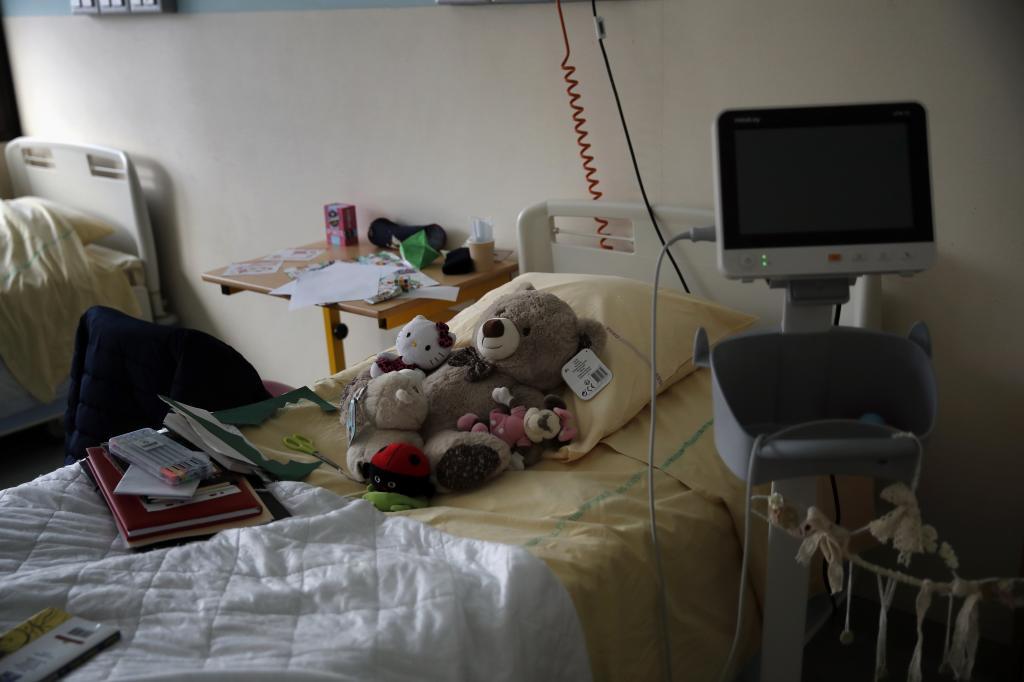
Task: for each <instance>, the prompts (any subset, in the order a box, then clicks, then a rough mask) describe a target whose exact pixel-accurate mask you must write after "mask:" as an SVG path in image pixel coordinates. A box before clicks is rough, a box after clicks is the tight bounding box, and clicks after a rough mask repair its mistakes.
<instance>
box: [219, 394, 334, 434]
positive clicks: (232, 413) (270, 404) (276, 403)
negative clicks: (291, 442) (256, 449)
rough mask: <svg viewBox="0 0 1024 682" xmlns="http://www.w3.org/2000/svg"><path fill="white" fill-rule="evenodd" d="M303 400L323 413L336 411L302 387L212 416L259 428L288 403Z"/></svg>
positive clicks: (225, 421) (238, 424) (237, 424)
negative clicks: (317, 406) (318, 407)
mask: <svg viewBox="0 0 1024 682" xmlns="http://www.w3.org/2000/svg"><path fill="white" fill-rule="evenodd" d="M303 399H305V400H308V401H310V402H312V403H315V404H317V405H319V406H320V409H321V410H323V411H324V412H334V411H336V410H337V409H338V408H337V407H335V406H334V405H331V404H330V403H329V402H327V401H326V400H324V399H323V398H321V397H320V396H318V395H317V394H316V393H314V392H313V389H311V388H310V387H309V386H303V387H302V388H297V389H295V390H294V391H288V392H287V393H284V394H282V395H279V396H277V397H276V398H270V399H268V400H262V401H260V402H258V403H253V404H252V405H242V406H241V407H232V408H230V409H227V410H219V411H217V412H214V413H213V416H214V417H216V418H217V419H219V420H221V421H222V422H224V423H225V424H234V425H236V426H259V425H260V424H262V423H263V422H265V421H267V420H268V419H270V418H271V417H272V416H274V413H275V412H277V410H278V409H280V408H282V407H284V406H285V405H287V404H288V403H296V402H298V401H299V400H303Z"/></svg>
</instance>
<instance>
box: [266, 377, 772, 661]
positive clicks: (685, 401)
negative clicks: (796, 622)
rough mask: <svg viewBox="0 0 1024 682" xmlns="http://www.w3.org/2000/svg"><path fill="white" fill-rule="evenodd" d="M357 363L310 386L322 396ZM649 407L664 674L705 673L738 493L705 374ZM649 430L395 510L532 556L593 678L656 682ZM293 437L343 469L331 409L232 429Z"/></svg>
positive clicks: (748, 630) (731, 568) (352, 490)
mask: <svg viewBox="0 0 1024 682" xmlns="http://www.w3.org/2000/svg"><path fill="white" fill-rule="evenodd" d="M361 368H362V366H360V367H356V368H353V369H350V370H347V371H345V372H343V373H341V374H339V375H336V377H334V378H331V379H326V380H324V381H322V382H320V383H318V384H317V385H316V386H314V389H315V390H316V391H317V393H318V394H320V395H321V396H322V397H324V398H326V399H328V400H330V401H332V402H336V401H337V399H338V397H339V395H340V393H341V389H342V387H343V385H344V383H345V382H346V381H347V380H348V379H349V378H350V377H352V376H354V375H355V373H357V372H358V371H359V369H361ZM658 407H659V410H658V437H657V441H656V442H657V449H656V457H655V461H656V462H657V464H658V466H659V468H660V470H659V471H658V472H656V476H655V493H656V497H657V517H658V528H659V540H660V543H661V546H662V552H663V561H664V567H665V572H666V576H667V583H668V597H669V609H670V614H671V637H672V645H673V646H672V655H673V664H674V670H675V671H676V675H675V677H676V679H686V680H712V679H717V677H718V675H719V673H720V668H721V666H722V664H723V662H724V660H725V658H726V655H727V653H728V648H729V644H730V641H731V637H732V632H733V624H734V622H735V611H736V597H737V595H736V588H737V581H738V578H739V565H740V541H739V537H740V536H739V533H738V532H737V528H739V527H741V526H739V525H738V523H737V522H738V521H742V513H743V505H742V495H743V490H742V487H741V485H740V483H739V481H737V480H736V479H735V478H733V477H732V475H731V474H730V473H729V472H728V471H727V470H726V469H725V467H724V465H722V464H721V461H720V460H719V458H718V456H717V454H716V452H715V449H714V436H713V429H712V427H711V404H710V384H709V377H708V374H707V372H705V371H698V372H696V373H695V374H693V375H691V376H690V377H688V378H686V379H683V380H682V381H680V382H678V383H677V384H676V385H675V386H673V387H672V388H670V389H668V390H667V391H665V393H663V394H662V396H661V397H660V398H659V402H658ZM649 423H650V422H649V416H648V413H647V411H646V410H645V411H644V412H642V413H641V414H640V415H638V416H637V417H636V418H634V419H633V420H632V421H631V422H630V423H629V424H627V425H626V426H625V427H624V428H622V429H620V430H619V431H617V432H615V433H614V434H612V435H611V436H609V437H607V438H606V439H605V440H604V441H603V442H602V443H601V444H599V445H598V446H597V447H596V448H595V449H594V450H593V451H592V452H591V453H590V454H589V455H587V456H586V457H584V458H582V459H580V460H577V461H575V462H570V463H566V462H561V461H554V460H546V461H543V462H541V463H540V464H538V465H537V466H535V467H532V468H530V469H528V470H526V471H521V472H512V471H510V472H506V473H505V474H503V475H502V476H501V477H500V478H498V479H497V480H495V481H493V482H491V483H489V484H487V485H486V486H485V487H483V488H482V489H480V490H477V491H474V492H471V493H464V494H451V495H444V496H439V497H437V498H435V499H434V500H433V502H432V505H431V506H430V507H428V508H426V509H422V510H414V511H410V512H403V513H405V514H408V515H409V516H411V517H413V518H415V519H418V520H420V521H423V522H425V523H429V524H431V525H433V526H435V527H437V528H440V529H442V530H444V531H446V532H449V533H452V534H453V535H458V536H462V537H470V538H477V539H481V540H489V541H494V542H502V543H507V544H512V545H518V546H521V547H525V548H526V549H527V550H529V551H530V552H532V553H533V554H534V555H536V556H537V557H539V558H541V559H543V560H544V561H545V562H546V563H547V565H548V566H549V567H550V568H551V569H552V570H553V571H554V572H555V573H556V574H557V575H558V577H559V578H560V579H561V581H562V583H563V584H564V585H565V587H566V588H567V590H568V591H569V593H570V594H571V595H572V598H573V601H574V603H575V605H576V609H577V612H578V614H579V617H580V621H581V623H582V626H583V630H584V632H585V634H586V638H587V643H588V647H589V652H590V656H591V661H592V666H593V672H594V678H595V679H598V680H655V679H660V678H659V674H660V672H659V665H660V663H659V658H658V656H659V653H658V652H659V644H658V625H657V623H658V619H657V601H656V600H657V591H656V589H655V584H656V579H655V569H654V565H653V562H652V559H651V556H652V554H651V546H650V536H649V529H648V510H647V469H646V456H647V429H648V425H649ZM296 432H298V433H302V434H304V435H306V436H308V437H310V438H311V439H313V440H314V441H315V442H316V444H317V446H318V448H319V449H320V451H321V452H322V453H323V454H325V455H327V456H328V457H330V458H331V459H333V460H334V461H337V462H339V463H344V461H345V454H344V450H345V446H344V440H345V435H344V429H343V427H342V425H341V424H340V422H339V419H338V413H333V414H331V415H328V414H325V413H323V412H321V411H320V409H319V408H317V407H315V406H313V405H311V404H309V403H305V404H303V403H300V404H298V405H293V406H288V407H286V408H284V409H283V410H280V411H279V412H278V413H277V416H276V417H275V418H273V419H271V420H269V421H268V422H267V423H266V424H264V425H263V426H261V427H258V428H252V429H247V430H246V435H247V436H248V437H249V438H250V439H251V440H252V441H253V442H254V443H255V444H256V445H258V446H259V447H260V448H261V449H262V450H264V452H265V453H267V454H269V455H271V456H273V455H274V453H275V452H276V453H279V454H280V456H281V457H282V458H289V457H293V456H294V454H295V453H292V452H290V451H287V450H285V449H284V448H283V446H281V438H282V437H283V436H285V435H287V434H290V433H296ZM308 481H309V482H310V483H313V484H316V485H321V486H323V487H325V488H329V489H331V490H333V491H335V492H337V493H339V494H342V495H356V494H360V493H361V492H362V491H361V489H360V487H359V486H358V485H357V484H355V483H352V482H350V481H348V480H346V479H345V478H343V477H342V476H340V475H338V474H337V473H335V472H332V471H330V470H328V469H326V468H321V469H319V470H317V471H316V472H314V473H313V475H312V476H311V477H310V478H309V479H308ZM761 530H764V529H763V527H762V528H761ZM756 535H759V536H760V535H763V534H762V533H757V534H756ZM756 544H757V546H756V547H755V548H754V552H755V555H754V556H755V561H754V567H755V569H756V567H757V566H758V565H761V566H763V556H764V547H763V546H764V541H763V540H759V541H758V542H757V543H756ZM755 572H756V571H755ZM758 592H760V589H759V590H758ZM748 597H749V598H748V599H747V604H748V608H747V613H746V616H745V618H744V621H745V624H746V626H745V628H744V637H743V642H744V649H743V651H744V653H745V654H750V653H752V652H753V650H754V648H755V647H756V642H757V641H758V640H759V637H760V633H759V625H758V623H759V621H760V618H759V606H758V604H759V603H760V599H758V598H757V597H756V596H755V595H754V594H753V593H751V594H750V595H748ZM744 658H745V656H744Z"/></svg>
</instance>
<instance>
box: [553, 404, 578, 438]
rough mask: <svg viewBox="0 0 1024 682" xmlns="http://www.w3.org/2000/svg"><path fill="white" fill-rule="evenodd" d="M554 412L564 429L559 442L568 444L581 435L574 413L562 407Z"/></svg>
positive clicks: (559, 434) (560, 432)
mask: <svg viewBox="0 0 1024 682" xmlns="http://www.w3.org/2000/svg"><path fill="white" fill-rule="evenodd" d="M553 412H554V413H555V414H557V415H558V421H560V422H561V424H562V429H561V430H560V431H559V432H558V442H560V443H568V442H569V441H571V440H572V439H573V438H575V437H576V436H577V435H578V434H579V429H578V428H576V417H574V416H573V415H572V412H570V411H569V410H566V409H564V408H561V407H556V408H555V409H554V410H553Z"/></svg>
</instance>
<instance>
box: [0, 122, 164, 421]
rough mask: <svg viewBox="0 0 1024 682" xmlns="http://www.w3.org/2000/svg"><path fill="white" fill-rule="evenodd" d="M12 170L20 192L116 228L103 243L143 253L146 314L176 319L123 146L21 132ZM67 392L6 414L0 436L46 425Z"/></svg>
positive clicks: (10, 157) (11, 155) (11, 148)
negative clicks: (73, 141)
mask: <svg viewBox="0 0 1024 682" xmlns="http://www.w3.org/2000/svg"><path fill="white" fill-rule="evenodd" d="M5 155H6V160H7V170H8V173H9V175H10V179H11V187H12V189H13V191H14V196H15V197H21V196H36V197H41V198H43V199H49V200H51V201H55V202H59V203H61V204H64V205H65V206H69V207H71V208H74V209H77V210H78V211H81V212H82V213H86V214H89V215H91V216H94V217H96V218H98V219H100V220H102V221H104V222H106V223H108V224H109V225H110V226H111V227H113V228H114V230H115V232H114V234H112V235H111V236H109V237H106V238H105V239H102V240H100V241H99V242H97V243H99V244H101V245H103V246H106V247H109V248H111V249H116V250H118V251H122V252H125V253H130V254H132V255H134V256H137V257H138V258H139V259H140V260H141V261H142V263H143V268H144V270H145V273H146V284H145V286H144V287H142V286H133V287H132V289H133V292H134V293H135V297H136V298H137V299H138V301H139V307H140V308H141V310H142V316H143V317H144V318H145V319H147V320H150V321H156V322H158V323H161V324H171V323H173V322H174V321H175V318H174V317H173V316H172V315H169V314H168V313H167V310H166V307H165V306H166V304H165V302H164V299H163V296H162V294H161V292H160V268H159V265H158V264H157V258H156V248H155V246H154V241H153V230H152V226H151V225H150V222H149V212H148V210H147V208H146V201H145V197H144V196H143V194H142V187H141V185H140V184H139V178H138V175H137V174H136V172H135V166H134V165H132V162H131V160H130V159H129V158H128V155H127V154H125V153H124V152H122V151H119V150H117V149H111V148H109V147H97V146H95V145H80V144H69V143H66V142H51V141H48V140H42V139H39V138H34V137H19V138H17V139H14V140H12V141H10V142H8V143H7V149H6V151H5ZM65 401H66V397H65V396H63V395H61V396H58V397H57V399H55V400H54V401H53V402H51V403H48V404H45V405H37V406H35V407H32V408H29V409H27V410H24V411H22V412H19V413H16V414H13V415H9V416H7V417H4V418H0V435H4V434H7V433H13V432H14V431H20V430H21V429H25V428H28V427H30V426H34V425H35V424H41V423H43V422H46V421H49V420H51V419H54V418H56V417H59V416H60V415H62V414H63V413H64V409H65V407H66V405H65Z"/></svg>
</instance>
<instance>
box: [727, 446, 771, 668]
mask: <svg viewBox="0 0 1024 682" xmlns="http://www.w3.org/2000/svg"><path fill="white" fill-rule="evenodd" d="M762 438H763V435H760V436H758V437H757V438H755V439H754V444H753V445H752V446H750V461H748V462H747V494H746V504H745V507H744V512H743V519H744V520H743V558H742V559H741V560H740V579H739V585H740V586H739V598H738V599H737V604H736V629H735V630H733V633H732V645H731V646H730V647H729V657H728V658H726V659H725V667H724V668H722V674H721V676H720V677H719V678H718V679H719V680H720V682H724V681H725V680H727V679H729V670H730V669H731V668H732V664H733V661H734V660H735V658H736V649H737V648H739V643H740V631H741V628H742V626H743V602H744V601H746V599H745V596H746V594H747V558H748V557H749V556H750V552H748V551H747V549H748V547H749V545H750V493H751V491H752V489H753V487H754V470H755V469H756V468H757V467H756V464H757V452H758V450H759V449H760V448H761V441H762Z"/></svg>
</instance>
